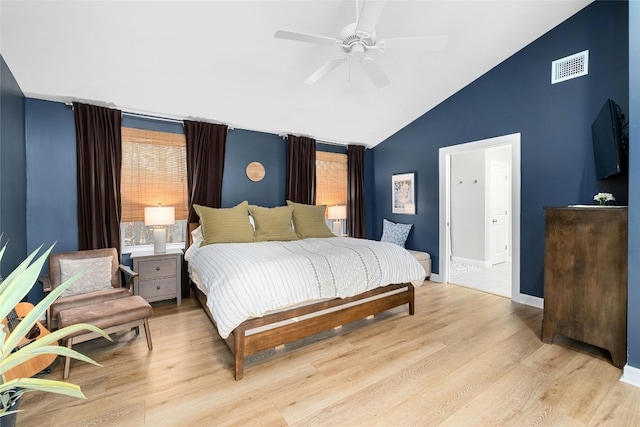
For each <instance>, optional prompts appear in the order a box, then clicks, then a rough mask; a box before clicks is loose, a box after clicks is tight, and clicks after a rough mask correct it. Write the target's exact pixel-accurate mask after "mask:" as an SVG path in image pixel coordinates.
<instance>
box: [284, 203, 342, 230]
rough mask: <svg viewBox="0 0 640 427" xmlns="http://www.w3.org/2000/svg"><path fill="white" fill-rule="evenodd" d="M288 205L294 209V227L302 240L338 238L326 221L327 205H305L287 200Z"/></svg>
mask: <svg viewBox="0 0 640 427" xmlns="http://www.w3.org/2000/svg"><path fill="white" fill-rule="evenodd" d="M287 205H289V206H292V207H293V227H294V228H295V231H296V234H297V235H298V237H300V238H301V239H306V238H308V237H336V236H335V235H334V234H333V233H332V232H331V230H329V227H327V223H326V222H325V219H324V213H325V211H326V210H327V205H319V206H315V205H305V204H302V203H295V202H292V201H291V200H287Z"/></svg>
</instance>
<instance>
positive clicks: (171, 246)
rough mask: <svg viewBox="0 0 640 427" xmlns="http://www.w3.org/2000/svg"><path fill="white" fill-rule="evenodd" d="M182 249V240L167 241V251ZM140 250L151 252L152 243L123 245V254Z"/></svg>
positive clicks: (140, 251)
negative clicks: (176, 241) (177, 241)
mask: <svg viewBox="0 0 640 427" xmlns="http://www.w3.org/2000/svg"><path fill="white" fill-rule="evenodd" d="M182 250H184V242H179V243H167V252H172V251H182ZM142 252H153V243H150V244H148V245H143V246H123V247H122V253H123V254H133V253H142Z"/></svg>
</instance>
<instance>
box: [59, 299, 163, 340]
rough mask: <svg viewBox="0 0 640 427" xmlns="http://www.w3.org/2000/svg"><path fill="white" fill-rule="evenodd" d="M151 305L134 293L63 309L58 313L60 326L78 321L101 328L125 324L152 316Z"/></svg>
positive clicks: (80, 333) (74, 323)
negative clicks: (124, 296) (125, 296)
mask: <svg viewBox="0 0 640 427" xmlns="http://www.w3.org/2000/svg"><path fill="white" fill-rule="evenodd" d="M152 312H153V309H152V308H151V305H150V304H149V303H148V302H147V301H146V300H145V299H144V298H142V297H141V296H139V295H133V296H129V297H127V298H119V299H114V300H110V301H103V302H98V303H95V304H89V305H83V306H81V307H75V308H70V309H67V310H63V311H61V312H60V313H59V314H58V325H59V326H60V328H63V327H65V326H69V325H76V324H78V323H89V324H91V325H94V326H97V327H98V328H100V329H107V328H110V327H112V326H117V325H124V324H126V323H129V322H134V321H136V320H141V319H145V318H147V317H149V316H151V313H152ZM84 333H86V331H80V332H78V333H75V334H71V335H69V336H68V337H73V336H77V335H82V334H84Z"/></svg>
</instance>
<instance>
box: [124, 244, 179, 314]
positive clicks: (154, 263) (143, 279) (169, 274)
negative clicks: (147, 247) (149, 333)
mask: <svg viewBox="0 0 640 427" xmlns="http://www.w3.org/2000/svg"><path fill="white" fill-rule="evenodd" d="M131 259H132V260H133V270H134V271H135V272H136V273H138V276H137V277H136V278H135V279H134V282H133V293H134V295H140V296H142V297H143V298H144V299H146V300H147V301H149V302H154V301H163V300H167V299H172V298H175V299H176V303H177V304H178V305H180V304H181V303H182V289H181V285H180V281H181V278H182V274H181V270H182V250H179V249H178V250H170V249H167V252H166V253H164V254H154V253H153V252H151V251H150V252H135V253H132V254H131Z"/></svg>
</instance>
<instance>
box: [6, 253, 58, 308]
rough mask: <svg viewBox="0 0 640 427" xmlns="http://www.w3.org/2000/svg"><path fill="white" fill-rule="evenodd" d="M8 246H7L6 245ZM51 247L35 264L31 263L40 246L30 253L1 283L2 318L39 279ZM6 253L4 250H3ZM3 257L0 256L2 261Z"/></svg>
mask: <svg viewBox="0 0 640 427" xmlns="http://www.w3.org/2000/svg"><path fill="white" fill-rule="evenodd" d="M5 247H6V246H5ZM51 249H52V247H51V248H49V250H47V251H46V252H45V253H44V254H43V255H42V256H40V257H39V258H38V259H37V260H36V261H34V262H33V264H31V265H29V263H30V262H31V260H32V259H33V258H34V257H35V255H36V253H37V252H38V251H39V250H40V248H38V249H36V250H35V251H34V252H33V253H31V255H29V256H28V257H27V258H26V259H25V260H24V261H22V263H20V265H18V267H16V269H15V270H13V271H12V272H11V273H10V274H9V276H8V277H7V278H6V279H4V281H3V282H2V283H0V295H1V296H2V300H0V318H2V319H4V318H5V317H7V315H8V314H9V313H10V312H11V310H13V308H14V307H15V306H16V305H17V304H18V303H19V302H20V301H22V299H23V298H24V297H25V295H27V293H28V292H29V290H30V289H31V288H32V287H33V284H34V283H35V282H36V280H37V279H38V275H39V274H40V271H41V270H42V266H43V264H44V262H45V260H46V258H47V256H48V255H49V252H51ZM2 254H4V250H3V251H2ZM1 260H2V258H0V261H1Z"/></svg>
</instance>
